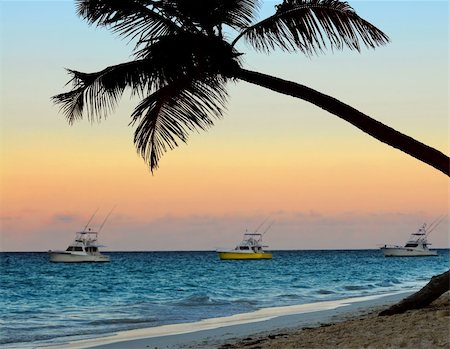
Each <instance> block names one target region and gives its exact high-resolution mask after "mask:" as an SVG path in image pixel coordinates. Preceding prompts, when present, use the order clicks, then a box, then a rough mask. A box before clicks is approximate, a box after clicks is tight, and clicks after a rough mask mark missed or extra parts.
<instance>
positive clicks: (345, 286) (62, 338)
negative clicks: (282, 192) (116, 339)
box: [0, 249, 450, 348]
mask: <svg viewBox="0 0 450 349" xmlns="http://www.w3.org/2000/svg"><path fill="white" fill-rule="evenodd" d="M438 253H439V256H438V257H421V258H414V257H404V258H385V257H384V256H383V254H382V252H381V251H380V250H336V251H332V250H324V251H318V250H314V251H274V252H273V259H272V260H241V261H239V260H234V261H233V260H228V261H221V260H219V258H218V257H217V254H216V253H215V252H111V253H105V254H108V255H109V256H110V257H111V262H110V263H99V264H90V263H81V264H64V263H51V262H49V260H48V256H47V254H46V253H6V252H3V253H0V258H1V259H0V263H1V264H0V272H1V274H0V275H1V279H0V348H28V347H35V346H38V345H50V344H58V343H63V342H67V341H70V340H76V339H83V338H92V337H99V336H103V335H106V334H110V333H113V332H116V331H122V330H130V329H137V328H144V327H154V326H161V325H167V324H176V323H187V322H195V321H199V320H201V319H206V318H215V317H222V316H229V315H233V314H238V313H248V312H252V311H255V310H258V309H261V308H268V307H274V306H289V305H295V304H306V303H314V302H319V301H325V300H337V299H344V298H350V297H358V296H367V295H382V294H387V293H393V292H404V291H414V290H417V289H419V288H420V287H422V286H423V285H425V284H426V283H427V282H428V280H429V279H430V278H431V277H432V276H433V275H436V274H439V273H442V272H444V271H445V270H448V269H449V267H450V259H449V257H450V254H449V250H448V249H445V250H444V249H441V250H438Z"/></svg>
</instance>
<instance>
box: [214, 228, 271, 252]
mask: <svg viewBox="0 0 450 349" xmlns="http://www.w3.org/2000/svg"><path fill="white" fill-rule="evenodd" d="M263 224H264V222H263V223H262V224H261V225H260V227H261V226H262V225H263ZM272 224H273V222H272V223H271V224H270V225H269V226H268V227H267V229H266V230H265V231H264V232H263V233H262V234H261V233H258V232H257V231H258V229H259V228H258V229H256V231H255V232H248V231H246V232H245V233H244V237H243V239H242V241H241V242H240V243H239V244H238V245H237V246H236V247H235V248H234V249H218V250H216V252H217V253H218V255H219V258H220V259H271V258H272V253H270V252H266V251H264V248H265V247H269V246H266V245H263V242H262V238H263V236H264V234H265V233H267V231H268V230H269V229H270V227H271V226H272Z"/></svg>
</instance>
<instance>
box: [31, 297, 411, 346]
mask: <svg viewBox="0 0 450 349" xmlns="http://www.w3.org/2000/svg"><path fill="white" fill-rule="evenodd" d="M411 293H412V292H401V293H391V294H385V295H376V296H366V297H354V298H347V299H341V300H337V301H324V302H315V303H308V304H302V305H294V306H286V307H272V308H264V309H260V310H258V311H255V312H251V313H244V314H236V315H233V316H228V317H221V318H210V319H205V320H202V321H198V322H193V323H182V324H174V325H164V326H158V327H149V328H143V329H137V330H129V331H122V332H117V333H115V334H113V335H109V336H103V337H98V338H92V339H85V340H80V341H74V342H69V343H66V344H59V345H57V346H45V347H39V348H53V349H54V348H60V349H85V348H90V349H94V348H95V349H123V348H125V347H126V348H128V349H137V348H146V347H150V348H154V347H164V348H174V349H175V348H179V347H181V346H185V345H190V346H191V347H193V348H196V347H198V348H200V347H201V345H203V344H205V343H207V342H208V341H213V340H217V339H218V338H220V340H221V341H225V340H231V339H233V338H240V337H245V336H250V335H254V334H256V333H262V332H267V331H274V330H287V329H291V328H299V327H309V326H317V325H319V324H323V323H328V322H330V321H331V320H333V319H335V318H336V317H343V316H349V315H355V314H358V313H360V312H367V311H368V310H369V309H371V308H373V307H380V306H387V305H389V304H393V303H396V302H398V301H399V300H401V299H403V298H405V297H406V296H408V295H409V294H411ZM201 343H203V344H201ZM216 344H217V343H216ZM216 344H215V345H216ZM213 347H214V346H212V347H211V348H213ZM205 348H208V346H206V347H205Z"/></svg>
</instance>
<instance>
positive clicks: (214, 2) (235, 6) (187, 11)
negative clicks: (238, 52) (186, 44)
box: [166, 0, 260, 30]
mask: <svg viewBox="0 0 450 349" xmlns="http://www.w3.org/2000/svg"><path fill="white" fill-rule="evenodd" d="M166 3H168V4H170V6H171V8H172V13H173V15H174V16H176V17H177V18H178V19H179V20H180V21H181V22H182V23H183V24H184V25H187V26H190V25H192V24H194V25H196V26H197V27H198V28H199V29H205V30H208V29H212V28H213V27H215V26H221V25H228V26H230V27H232V28H234V29H239V30H241V29H243V28H247V27H248V26H249V25H251V23H252V21H253V19H254V17H255V15H256V11H257V10H258V9H259V7H260V5H259V4H260V0H168V1H166Z"/></svg>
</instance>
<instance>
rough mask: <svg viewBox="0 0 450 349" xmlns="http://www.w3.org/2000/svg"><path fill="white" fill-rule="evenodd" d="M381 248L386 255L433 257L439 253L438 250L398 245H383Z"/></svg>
mask: <svg viewBox="0 0 450 349" xmlns="http://www.w3.org/2000/svg"><path fill="white" fill-rule="evenodd" d="M381 250H382V251H383V254H384V256H385V257H432V256H437V255H438V253H437V252H436V251H431V250H415V249H409V248H398V247H397V248H395V247H382V248H381Z"/></svg>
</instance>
